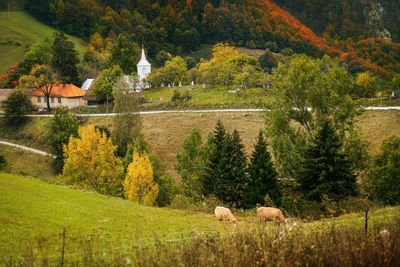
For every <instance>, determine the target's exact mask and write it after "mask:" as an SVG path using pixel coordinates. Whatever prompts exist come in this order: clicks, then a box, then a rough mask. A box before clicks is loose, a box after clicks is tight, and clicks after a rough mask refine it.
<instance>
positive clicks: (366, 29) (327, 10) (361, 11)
mask: <svg viewBox="0 0 400 267" xmlns="http://www.w3.org/2000/svg"><path fill="white" fill-rule="evenodd" d="M274 1H275V2H276V3H278V4H279V5H280V6H282V7H283V8H285V9H286V10H288V11H290V12H291V13H292V14H294V15H295V16H296V17H297V18H299V19H300V20H301V21H302V22H303V23H304V24H306V25H307V26H309V27H311V28H312V29H313V30H314V31H316V32H317V33H318V34H323V33H325V32H326V33H327V34H328V35H330V36H332V37H336V38H337V37H339V38H341V39H346V38H348V37H352V38H353V39H360V38H365V37H378V38H382V37H389V38H392V39H393V40H394V41H397V42H398V41H400V28H399V27H398V25H399V23H400V2H399V1H392V0H331V1H325V0H313V1H303V0H274Z"/></svg>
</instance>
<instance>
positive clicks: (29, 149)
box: [0, 141, 56, 159]
mask: <svg viewBox="0 0 400 267" xmlns="http://www.w3.org/2000/svg"><path fill="white" fill-rule="evenodd" d="M0 144H1V145H5V146H10V147H16V148H19V149H22V150H25V151H29V152H32V153H35V154H38V155H42V156H46V157H51V158H53V159H55V158H56V156H55V155H53V154H50V153H47V152H45V151H41V150H38V149H34V148H31V147H27V146H21V145H17V144H14V143H10V142H6V141H0Z"/></svg>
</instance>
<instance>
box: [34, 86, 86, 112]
mask: <svg viewBox="0 0 400 267" xmlns="http://www.w3.org/2000/svg"><path fill="white" fill-rule="evenodd" d="M85 95H86V92H85V91H83V90H82V89H81V88H79V87H76V86H75V85H73V84H57V85H54V86H53V88H52V90H51V93H50V106H51V108H55V107H58V106H66V107H68V108H77V107H82V106H86V100H85V99H84V96H85ZM31 101H32V104H33V105H34V106H36V107H41V108H47V103H46V97H45V95H44V93H43V92H42V90H40V89H38V90H34V91H33V92H32V94H31Z"/></svg>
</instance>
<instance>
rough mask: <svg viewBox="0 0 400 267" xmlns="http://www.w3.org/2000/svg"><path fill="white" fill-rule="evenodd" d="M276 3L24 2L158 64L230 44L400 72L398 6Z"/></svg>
mask: <svg viewBox="0 0 400 267" xmlns="http://www.w3.org/2000/svg"><path fill="white" fill-rule="evenodd" d="M2 2H4V1H2ZM275 2H276V3H274V2H272V1H270V0H263V1H258V0H245V1H241V0H185V1H178V0H120V1H110V0H38V1H26V2H25V9H26V10H27V11H28V12H29V13H31V14H32V15H33V16H35V17H36V18H38V19H39V20H41V21H42V22H44V23H46V24H48V25H51V26H53V27H55V28H58V29H59V30H62V31H64V32H66V33H69V34H73V35H76V36H79V37H81V38H83V39H85V40H87V41H93V40H94V39H95V40H99V37H101V38H103V40H108V41H110V42H111V43H112V44H113V43H115V40H116V39H117V36H118V35H120V34H121V33H123V34H124V35H126V36H127V38H128V39H129V40H130V41H131V42H134V43H136V44H137V45H139V46H140V45H141V44H142V45H144V46H146V48H147V50H148V53H149V57H150V59H151V60H153V61H155V60H156V57H157V54H158V53H160V51H163V52H167V53H170V54H173V55H180V54H182V53H186V52H189V51H195V50H197V49H198V48H199V47H200V45H201V44H215V43H218V42H225V43H229V44H231V45H235V46H243V47H247V48H251V49H253V48H258V49H269V50H271V51H273V52H282V50H283V49H286V50H287V49H290V50H291V51H293V52H295V53H306V54H308V55H311V56H314V57H321V56H322V55H323V54H329V55H330V56H333V57H339V58H340V59H341V61H342V62H344V63H346V64H347V65H348V66H349V70H350V71H351V72H352V73H356V72H359V71H366V70H371V71H373V72H375V73H378V74H379V75H380V76H382V77H385V78H391V77H392V76H393V75H394V74H395V73H399V72H400V45H399V44H397V43H395V42H393V41H391V40H390V38H389V37H391V38H392V39H393V40H398V37H399V28H398V27H397V25H398V20H399V18H400V16H396V14H399V13H400V6H399V5H400V4H399V3H397V4H396V3H395V1H383V2H382V3H379V2H376V1H375V2H374V1H373V0H368V1H367V0H365V1H362V0H356V1H350V0H335V1H329V3H328V4H326V1H322V0H312V1H299V0H296V1H288V0H276V1H275ZM278 4H279V5H280V6H281V7H283V8H284V9H283V8H281V7H280V6H279V5H278ZM368 8H369V9H368ZM286 10H289V11H290V12H292V14H294V15H296V17H295V16H293V15H291V13H289V12H288V11H286ZM368 11H369V12H368ZM371 14H372V15H371ZM374 14H375V15H376V16H375V17H374V16H373V15H374ZM380 15H381V17H380ZM297 18H299V19H300V20H298V19H297ZM368 18H370V20H368ZM303 23H304V24H303ZM374 25H375V26H374ZM93 37H95V38H93ZM376 37H380V38H376ZM384 37H385V38H384Z"/></svg>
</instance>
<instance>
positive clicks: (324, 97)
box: [266, 55, 366, 178]
mask: <svg viewBox="0 0 400 267" xmlns="http://www.w3.org/2000/svg"><path fill="white" fill-rule="evenodd" d="M272 87H273V89H272V91H271V99H270V103H269V107H270V109H271V111H270V112H267V113H266V118H267V120H266V126H267V133H268V136H269V137H270V138H271V145H272V148H273V153H274V158H275V160H276V161H275V162H276V167H277V169H278V171H279V172H280V174H281V175H282V176H284V177H291V178H296V177H297V175H298V170H299V166H300V164H301V161H302V159H303V156H304V152H305V151H304V148H305V147H307V145H308V144H309V143H310V142H311V141H312V140H313V138H314V137H315V135H316V133H317V125H318V124H319V123H320V122H321V121H330V122H331V123H332V126H333V128H334V130H335V132H337V134H338V135H339V137H340V138H341V140H342V142H343V143H344V149H345V150H346V154H348V155H349V156H350V157H353V156H354V158H351V160H350V161H351V162H352V163H353V164H354V166H353V167H354V170H357V169H360V168H361V167H362V165H363V164H362V163H363V161H364V160H365V156H364V155H365V154H366V153H364V151H365V150H366V145H365V143H364V142H363V141H362V140H361V139H360V138H359V135H358V131H357V128H356V126H355V118H356V117H357V116H358V115H359V114H360V112H361V108H360V106H359V105H358V104H357V102H355V101H354V100H352V97H351V95H350V94H351V92H352V90H353V80H352V77H351V76H350V75H349V73H348V72H347V71H346V69H344V68H343V67H342V66H341V65H340V64H339V63H338V62H337V61H335V60H332V59H330V58H329V57H327V56H325V57H323V58H322V59H312V58H310V57H307V56H305V55H297V56H294V57H292V58H291V60H290V61H289V62H287V63H285V64H279V65H278V67H277V69H275V70H274V72H273V75H272ZM360 151H361V152H360ZM359 152H360V153H359Z"/></svg>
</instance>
